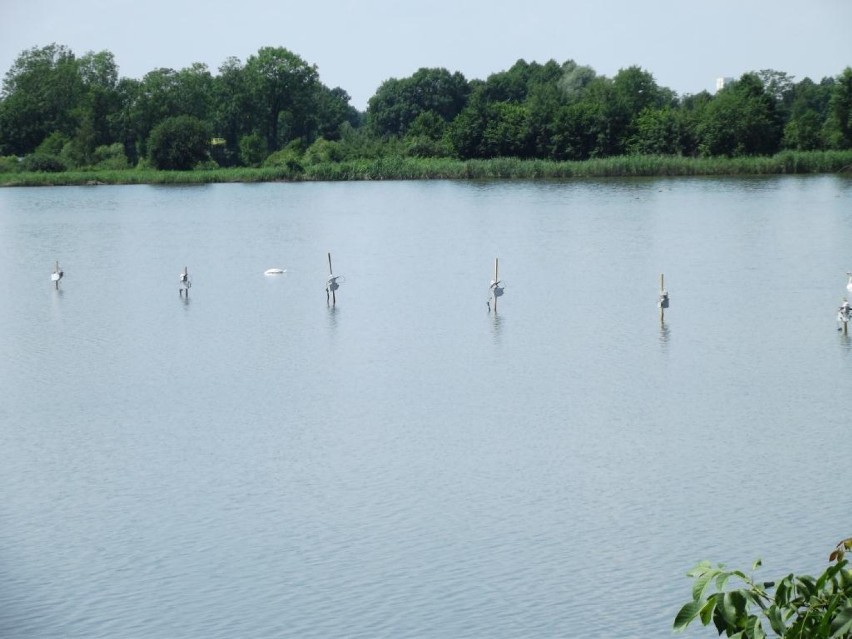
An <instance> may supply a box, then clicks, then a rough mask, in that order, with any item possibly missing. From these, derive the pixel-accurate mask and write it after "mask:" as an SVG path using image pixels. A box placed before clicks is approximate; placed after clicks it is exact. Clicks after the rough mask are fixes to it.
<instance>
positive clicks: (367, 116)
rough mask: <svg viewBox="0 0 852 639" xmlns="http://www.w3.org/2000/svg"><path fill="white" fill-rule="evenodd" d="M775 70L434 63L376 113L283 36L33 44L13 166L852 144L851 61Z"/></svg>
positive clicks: (8, 160)
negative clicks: (182, 50)
mask: <svg viewBox="0 0 852 639" xmlns="http://www.w3.org/2000/svg"><path fill="white" fill-rule="evenodd" d="M794 80H795V79H794V78H793V77H791V76H789V75H788V74H786V73H784V72H779V71H774V70H771V69H768V70H761V71H755V72H749V73H745V74H743V75H742V76H741V77H740V78H739V79H737V80H735V81H733V82H731V83H730V84H729V85H727V86H725V87H724V88H723V89H721V90H720V91H717V92H716V93H715V94H710V93H709V92H707V91H702V92H701V93H698V94H696V95H685V96H678V95H677V94H676V93H675V92H674V91H672V90H670V89H668V88H665V87H661V86H659V85H658V84H657V83H656V82H655V80H654V77H653V75H652V74H651V73H650V72H648V71H646V70H643V69H641V68H639V67H637V66H631V67H627V68H624V69H622V70H620V71H619V72H618V73H617V74H616V75H615V76H614V77H612V78H608V77H606V76H602V75H598V74H597V73H596V72H595V71H594V70H593V69H592V68H591V67H588V66H583V65H579V64H577V63H576V62H574V61H572V60H569V61H567V62H564V63H561V64H560V63H557V62H555V61H553V60H550V61H548V62H546V63H544V64H539V63H537V62H529V63H528V62H526V61H524V60H519V61H518V62H516V63H515V64H514V65H513V66H512V67H511V68H509V69H508V70H506V71H502V72H499V73H494V74H492V75H490V76H488V78H486V79H485V80H478V79H473V80H468V79H467V78H465V77H464V75H462V74H461V73H458V72H455V73H451V72H450V71H448V70H446V69H443V68H421V69H419V70H417V71H416V72H415V73H414V74H413V75H411V76H410V77H407V78H399V79H398V78H391V79H388V80H386V81H385V82H383V83H382V84H381V85H380V86H379V87H378V89H377V90H376V93H375V94H374V95H373V96H372V97H371V98H370V99H369V102H368V106H367V109H366V111H364V112H359V111H358V110H357V109H355V108H354V107H353V106H352V105H351V104H350V98H349V95H348V94H347V93H346V91H345V90H344V89H342V88H339V87H335V88H329V87H327V86H326V85H324V84H323V83H322V82H321V81H320V77H319V73H318V70H317V67H316V66H315V65H312V64H309V63H308V62H306V61H305V60H303V59H302V58H301V57H299V56H298V55H296V54H295V53H293V52H291V51H289V50H287V49H285V48H283V47H263V48H261V49H259V50H258V52H257V53H256V54H254V55H251V56H249V57H248V59H247V60H246V61H245V62H242V61H241V60H239V59H237V58H233V57H232V58H228V59H227V60H226V61H225V62H224V63H223V64H222V65H221V66H220V67H219V69H218V73H216V74H214V73H212V72H211V71H210V69H209V68H208V67H207V66H206V65H204V64H193V65H192V66H190V67H187V68H184V69H181V70H179V71H175V70H174V69H167V68H161V69H155V70H153V71H150V72H149V73H147V74H146V75H145V76H144V77H143V78H142V79H141V80H138V79H133V78H125V77H119V73H118V66H117V64H116V62H115V58H114V56H113V55H112V53H110V52H108V51H101V52H97V53H96V52H88V53H86V54H84V55H82V56H77V55H75V54H74V52H73V51H71V50H70V49H69V48H67V47H65V46H62V45H58V44H55V43H54V44H51V45H48V46H45V47H34V48H32V49H29V50H27V51H24V52H23V53H21V54H20V56H19V57H18V58H17V59H16V61H15V62H14V64H13V65H12V67H11V68H10V69H9V71H8V72H7V73H6V75H5V77H4V80H3V83H2V90H0V172H5V171H13V170H19V169H24V170H33V171H63V170H66V169H88V168H108V169H122V168H131V167H136V166H139V167H145V168H155V169H184V170H185V169H193V168H214V167H233V166H242V167H259V166H267V167H268V166H287V167H290V168H291V169H292V170H293V171H296V172H298V171H299V170H301V169H302V168H303V167H305V166H309V165H312V164H319V163H334V162H341V161H345V160H355V159H377V158H383V157H413V158H456V159H461V160H470V159H488V158H501V157H511V158H518V159H538V160H552V161H565V160H574V161H577V160H588V159H595V158H608V157H614V156H625V155H663V156H679V157H703V158H711V157H745V156H767V155H773V154H775V153H777V152H779V151H782V150H797V151H822V150H849V149H852V68H850V67H846V68H845V69H844V70H843V71H842V72H841V73H840V74H839V75H837V76H836V77H827V78H823V79H821V80H820V81H819V82H814V81H812V80H811V79H809V78H805V79H803V80H800V81H798V82H795V81H794Z"/></svg>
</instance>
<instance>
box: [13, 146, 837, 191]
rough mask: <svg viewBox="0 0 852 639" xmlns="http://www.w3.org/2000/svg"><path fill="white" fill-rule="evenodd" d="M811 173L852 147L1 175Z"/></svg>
mask: <svg viewBox="0 0 852 639" xmlns="http://www.w3.org/2000/svg"><path fill="white" fill-rule="evenodd" d="M809 173H848V174H850V175H852V151H813V152H800V151H785V152H783V153H779V154H777V155H774V156H771V157H747V158H746V157H744V158H685V157H675V156H647V155H629V156H620V157H612V158H597V159H592V160H586V161H582V162H554V161H550V160H521V159H518V158H494V159H489V160H467V161H463V160H454V159H451V158H409V157H385V158H378V159H358V160H349V161H346V162H327V163H321V164H315V165H311V166H308V167H307V168H306V169H304V170H298V169H294V168H288V167H283V166H281V167H270V168H258V169H250V168H227V169H212V170H196V171H156V170H153V169H127V170H109V171H66V172H63V173H25V172H20V173H0V186H65V185H96V184H213V183H227V182H278V181H292V182H296V181H316V182H319V181H323V182H336V181H357V180H470V179H504V180H515V179H521V180H534V179H566V178H610V177H613V178H615V177H656V176H699V175H706V176H723V175H730V176H736V175H781V174H809Z"/></svg>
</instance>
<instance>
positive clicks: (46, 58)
mask: <svg viewBox="0 0 852 639" xmlns="http://www.w3.org/2000/svg"><path fill="white" fill-rule="evenodd" d="M84 93H85V88H84V86H83V81H82V79H81V77H80V74H79V72H78V64H77V59H76V57H75V56H74V54H73V52H71V50H70V49H68V48H67V47H64V46H60V45H57V44H50V45H48V46H46V47H41V48H32V49H29V50H27V51H24V52H23V53H22V54H21V55H20V56H19V57H18V58H17V59H16V60H15V62H14V64H13V65H12V67H11V69H10V70H9V71H8V72H7V73H6V76H5V78H4V80H3V88H2V91H0V97H2V101H0V144H2V149H0V151H2V153H14V154H16V155H24V154H27V153H32V152H33V150H34V149H35V148H36V147H37V146H38V145H39V144H40V143H41V141H42V140H43V139H44V138H45V137H47V136H48V135H49V134H51V133H53V132H54V131H58V132H60V133H62V134H64V135H66V136H68V137H71V136H73V135H74V132H75V130H76V127H77V121H76V118H75V114H76V110H77V108H78V107H79V105H80V101H81V99H82V96H83V94H84Z"/></svg>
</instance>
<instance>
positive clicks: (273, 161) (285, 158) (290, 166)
mask: <svg viewBox="0 0 852 639" xmlns="http://www.w3.org/2000/svg"><path fill="white" fill-rule="evenodd" d="M263 168H265V169H272V168H285V169H287V170H288V171H289V172H291V173H302V172H303V171H304V170H305V167H304V166H303V165H302V155H301V153H299V152H298V151H296V150H293V149H281V150H280V151H276V152H275V153H273V154H272V155H270V156H269V157H267V158H266V159H265V160H264V161H263Z"/></svg>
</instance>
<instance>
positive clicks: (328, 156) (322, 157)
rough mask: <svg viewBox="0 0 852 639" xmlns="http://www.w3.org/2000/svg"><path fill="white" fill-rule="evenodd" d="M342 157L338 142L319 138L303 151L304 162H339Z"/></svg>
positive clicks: (309, 163) (310, 163) (307, 163)
mask: <svg viewBox="0 0 852 639" xmlns="http://www.w3.org/2000/svg"><path fill="white" fill-rule="evenodd" d="M343 158H344V153H343V148H342V147H341V144H340V142H329V141H328V140H326V139H325V138H319V139H318V140H316V141H315V142H314V143H313V144H311V146H309V147H308V149H307V151H305V164H306V165H308V166H310V165H312V164H320V163H322V162H340V161H342V160H343Z"/></svg>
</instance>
